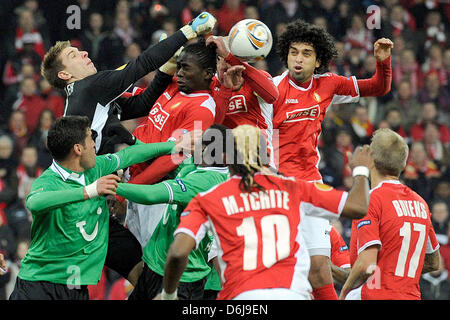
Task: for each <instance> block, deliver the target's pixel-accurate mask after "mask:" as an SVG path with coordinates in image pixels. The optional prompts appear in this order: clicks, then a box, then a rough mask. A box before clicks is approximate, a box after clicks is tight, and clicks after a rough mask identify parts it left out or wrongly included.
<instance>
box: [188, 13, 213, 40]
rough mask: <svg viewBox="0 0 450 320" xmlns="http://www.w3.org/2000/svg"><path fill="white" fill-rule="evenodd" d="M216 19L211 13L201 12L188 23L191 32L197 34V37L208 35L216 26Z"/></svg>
mask: <svg viewBox="0 0 450 320" xmlns="http://www.w3.org/2000/svg"><path fill="white" fill-rule="evenodd" d="M216 22H217V20H216V18H214V16H213V15H212V14H211V13H208V12H202V13H200V14H199V15H198V16H197V17H196V18H195V19H194V20H192V21H191V22H189V25H190V26H191V28H192V30H194V32H195V33H197V35H198V36H200V35H203V34H207V33H210V32H211V31H212V30H213V29H214V26H215V25H216Z"/></svg>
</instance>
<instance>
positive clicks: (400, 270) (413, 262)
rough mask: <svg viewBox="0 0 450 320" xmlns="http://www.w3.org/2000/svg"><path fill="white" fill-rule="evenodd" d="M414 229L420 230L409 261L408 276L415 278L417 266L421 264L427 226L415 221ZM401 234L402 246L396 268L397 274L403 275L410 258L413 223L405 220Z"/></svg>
mask: <svg viewBox="0 0 450 320" xmlns="http://www.w3.org/2000/svg"><path fill="white" fill-rule="evenodd" d="M413 228H414V231H418V232H419V239H418V240H417V243H416V248H415V249H414V253H413V254H412V256H411V259H410V261H409V268H408V277H410V278H415V277H416V271H417V267H418V265H419V260H420V253H421V252H422V249H423V245H424V242H425V235H426V227H425V225H424V224H421V223H413ZM400 236H401V237H403V241H402V247H401V248H400V253H399V254H398V260H397V267H396V268H395V275H396V276H399V277H403V276H404V274H405V266H406V259H407V258H408V253H409V247H410V244H411V223H410V222H405V223H404V224H403V226H402V227H401V229H400Z"/></svg>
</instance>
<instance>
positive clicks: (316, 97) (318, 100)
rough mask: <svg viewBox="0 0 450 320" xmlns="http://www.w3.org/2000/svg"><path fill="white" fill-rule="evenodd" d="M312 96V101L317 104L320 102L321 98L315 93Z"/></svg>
mask: <svg viewBox="0 0 450 320" xmlns="http://www.w3.org/2000/svg"><path fill="white" fill-rule="evenodd" d="M313 96H314V100H316V102H317V103H319V102H320V101H322V98H321V97H320V96H319V94H318V93H317V92H314V94H313Z"/></svg>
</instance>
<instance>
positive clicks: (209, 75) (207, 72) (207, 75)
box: [204, 68, 214, 81]
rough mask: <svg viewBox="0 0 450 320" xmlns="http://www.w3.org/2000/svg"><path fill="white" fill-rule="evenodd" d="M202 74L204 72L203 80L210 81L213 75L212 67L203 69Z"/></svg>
mask: <svg viewBox="0 0 450 320" xmlns="http://www.w3.org/2000/svg"><path fill="white" fill-rule="evenodd" d="M204 74H205V80H206V81H210V80H211V79H212V77H213V76H214V71H213V69H212V68H206V69H205V70H204Z"/></svg>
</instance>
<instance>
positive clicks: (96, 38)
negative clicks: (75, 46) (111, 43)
mask: <svg viewBox="0 0 450 320" xmlns="http://www.w3.org/2000/svg"><path fill="white" fill-rule="evenodd" d="M106 36H107V33H106V32H105V31H103V16H102V15H101V14H100V13H98V12H93V13H91V15H90V16H89V27H88V28H87V29H86V30H85V31H84V32H83V33H82V34H81V36H80V41H81V45H82V46H83V49H84V50H86V51H87V52H88V53H89V57H90V58H91V60H92V62H93V63H94V64H95V65H100V61H99V58H100V57H99V52H100V46H101V43H102V41H103V40H104V39H105V38H106Z"/></svg>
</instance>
